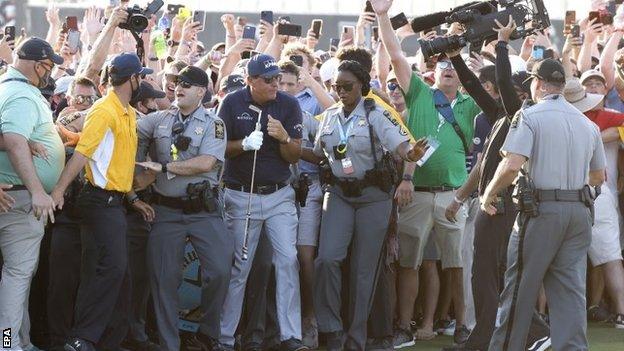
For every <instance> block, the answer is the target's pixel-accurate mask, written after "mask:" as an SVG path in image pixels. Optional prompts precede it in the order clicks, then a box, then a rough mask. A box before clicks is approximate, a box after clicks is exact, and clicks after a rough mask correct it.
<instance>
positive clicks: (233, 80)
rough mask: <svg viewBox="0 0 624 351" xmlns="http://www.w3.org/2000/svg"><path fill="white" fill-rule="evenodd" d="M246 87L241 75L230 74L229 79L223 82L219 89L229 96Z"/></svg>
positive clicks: (224, 79)
mask: <svg viewBox="0 0 624 351" xmlns="http://www.w3.org/2000/svg"><path fill="white" fill-rule="evenodd" d="M244 87H245V78H244V77H243V76H241V75H240V74H230V75H229V76H227V78H223V79H222V80H221V86H220V87H219V88H220V89H221V90H223V92H224V93H226V94H229V93H231V92H233V91H237V90H238V89H242V88H244Z"/></svg>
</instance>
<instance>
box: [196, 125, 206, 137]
mask: <svg viewBox="0 0 624 351" xmlns="http://www.w3.org/2000/svg"><path fill="white" fill-rule="evenodd" d="M195 134H197V135H202V134H204V128H202V127H196V128H195Z"/></svg>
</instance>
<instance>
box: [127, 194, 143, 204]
mask: <svg viewBox="0 0 624 351" xmlns="http://www.w3.org/2000/svg"><path fill="white" fill-rule="evenodd" d="M127 199H128V203H129V204H130V205H134V204H135V203H136V202H137V201H139V200H140V199H139V195H137V194H133V195H132V196H129V197H128V198H127Z"/></svg>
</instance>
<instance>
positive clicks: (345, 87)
mask: <svg viewBox="0 0 624 351" xmlns="http://www.w3.org/2000/svg"><path fill="white" fill-rule="evenodd" d="M332 89H334V90H335V91H336V92H337V93H338V92H340V90H344V91H346V92H347V93H348V92H350V91H351V90H353V83H343V84H332Z"/></svg>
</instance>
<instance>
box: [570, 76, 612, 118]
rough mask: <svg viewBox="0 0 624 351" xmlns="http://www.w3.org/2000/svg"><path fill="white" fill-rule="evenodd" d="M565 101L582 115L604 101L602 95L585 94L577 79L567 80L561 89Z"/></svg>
mask: <svg viewBox="0 0 624 351" xmlns="http://www.w3.org/2000/svg"><path fill="white" fill-rule="evenodd" d="M563 96H564V97H565V99H566V100H567V101H568V102H569V103H571V104H572V105H573V106H574V107H576V108H577V109H578V110H579V111H581V112H582V113H585V112H587V111H590V110H591V109H593V108H594V107H596V106H598V104H599V103H600V102H601V101H602V99H604V95H600V94H589V93H587V92H585V89H584V88H583V85H582V84H581V81H580V80H579V79H578V78H572V79H568V81H567V82H566V85H565V88H564V89H563Z"/></svg>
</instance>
